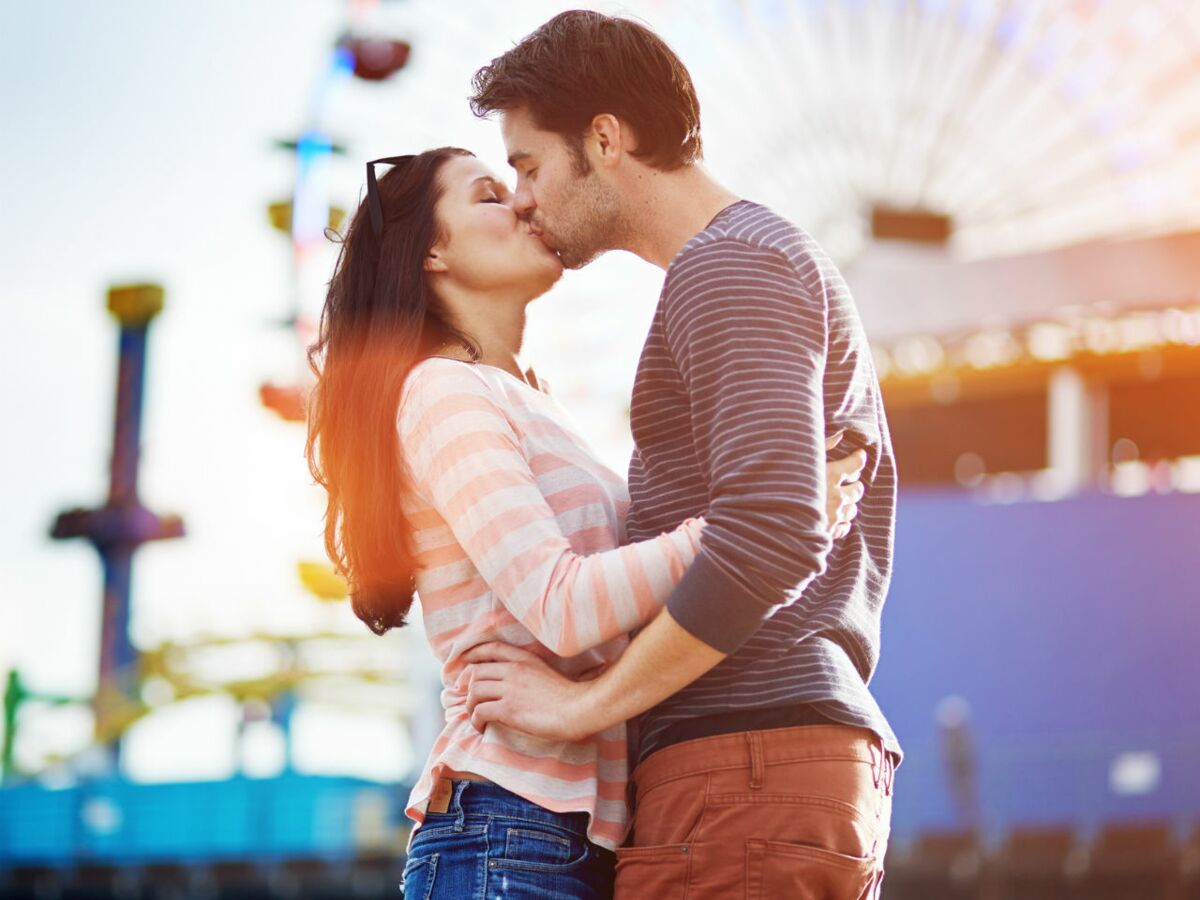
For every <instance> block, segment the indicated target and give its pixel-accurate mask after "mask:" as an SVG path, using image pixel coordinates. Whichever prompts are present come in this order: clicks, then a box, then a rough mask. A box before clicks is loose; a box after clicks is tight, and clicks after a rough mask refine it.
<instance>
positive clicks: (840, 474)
mask: <svg viewBox="0 0 1200 900" xmlns="http://www.w3.org/2000/svg"><path fill="white" fill-rule="evenodd" d="M866 465H867V453H866V451H865V450H855V451H854V452H853V453H851V454H850V455H849V456H846V457H843V458H842V459H837V460H834V461H833V462H830V463H826V466H827V468H828V469H829V473H830V474H831V475H834V476H835V477H836V480H835V481H834V484H848V483H850V482H853V481H857V480H858V476H859V475H860V474H861V473H862V470H863V469H864V468H865V467H866Z"/></svg>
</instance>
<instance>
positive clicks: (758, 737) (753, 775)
mask: <svg viewBox="0 0 1200 900" xmlns="http://www.w3.org/2000/svg"><path fill="white" fill-rule="evenodd" d="M746 743H747V745H748V748H749V750H750V790H752V791H757V790H759V789H761V788H762V786H763V770H764V769H765V768H766V766H765V764H764V763H763V746H762V734H761V733H760V732H758V731H747V732H746Z"/></svg>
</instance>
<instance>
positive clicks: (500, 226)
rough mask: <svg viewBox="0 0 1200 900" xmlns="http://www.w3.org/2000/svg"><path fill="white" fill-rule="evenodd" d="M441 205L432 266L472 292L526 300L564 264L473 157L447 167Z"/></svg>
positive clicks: (539, 291) (504, 188) (452, 161)
mask: <svg viewBox="0 0 1200 900" xmlns="http://www.w3.org/2000/svg"><path fill="white" fill-rule="evenodd" d="M439 178H440V179H441V187H442V197H441V199H440V200H439V201H438V204H437V217H438V224H439V225H440V227H441V230H442V237H441V239H440V240H439V241H438V242H437V243H436V244H435V245H434V247H433V252H432V257H431V260H430V262H429V263H428V264H427V268H429V269H430V270H431V271H433V272H436V273H438V277H439V279H443V280H444V281H445V282H446V283H448V284H454V285H456V286H458V287H459V288H461V289H464V290H466V291H468V292H470V293H488V294H496V293H503V294H507V295H509V296H515V297H517V298H519V299H524V300H526V301H528V300H532V299H534V298H535V297H538V296H540V295H542V294H544V293H545V292H546V291H547V290H549V289H550V287H551V285H553V284H554V282H556V281H558V279H559V278H560V277H561V276H562V271H563V266H562V262H561V261H560V260H559V258H558V256H556V255H555V254H554V253H553V252H552V251H550V250H549V249H547V247H546V245H545V244H543V243H542V242H541V241H540V240H539V239H538V238H537V237H535V236H534V234H533V233H532V232H531V231H530V230H529V224H528V223H526V222H523V221H521V220H520V219H518V218H517V214H516V213H515V212H514V211H513V207H512V193H511V192H510V191H509V189H508V187H507V186H506V185H505V184H504V183H503V182H502V181H500V180H499V179H498V178H497V177H496V176H495V175H494V174H493V173H492V172H491V170H489V169H488V167H487V166H485V165H484V164H483V163H481V162H480V161H479V160H478V159H476V158H475V157H473V156H456V157H453V158H451V159H449V160H447V161H446V162H445V164H443V166H442V168H441V170H440V173H439Z"/></svg>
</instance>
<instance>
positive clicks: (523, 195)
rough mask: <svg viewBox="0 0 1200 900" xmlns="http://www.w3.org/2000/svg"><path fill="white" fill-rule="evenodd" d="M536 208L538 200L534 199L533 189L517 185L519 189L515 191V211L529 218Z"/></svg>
mask: <svg viewBox="0 0 1200 900" xmlns="http://www.w3.org/2000/svg"><path fill="white" fill-rule="evenodd" d="M535 209H537V202H536V201H535V200H534V199H533V191H531V190H529V188H528V187H525V186H522V185H517V189H516V190H515V191H514V192H513V211H514V212H515V213H516V214H517V215H518V216H520V217H521V218H522V219H528V218H529V216H530V215H531V214H532V213H533V211H534V210H535Z"/></svg>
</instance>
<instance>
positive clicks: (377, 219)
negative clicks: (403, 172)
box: [367, 153, 416, 237]
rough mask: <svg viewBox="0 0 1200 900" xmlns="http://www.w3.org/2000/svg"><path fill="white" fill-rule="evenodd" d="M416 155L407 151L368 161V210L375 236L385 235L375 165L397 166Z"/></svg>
mask: <svg viewBox="0 0 1200 900" xmlns="http://www.w3.org/2000/svg"><path fill="white" fill-rule="evenodd" d="M415 157H416V154H415V153H406V154H405V155H404V156H383V157H380V158H379V159H373V160H371V161H370V162H369V163H367V210H368V211H369V212H370V214H371V230H372V231H373V232H375V237H382V236H383V203H382V202H381V201H380V199H379V183H378V182H377V181H376V180H375V166H376V165H377V164H381V165H388V166H396V165H400V164H401V163H406V162H408V161H409V160H410V159H413V158H415Z"/></svg>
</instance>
